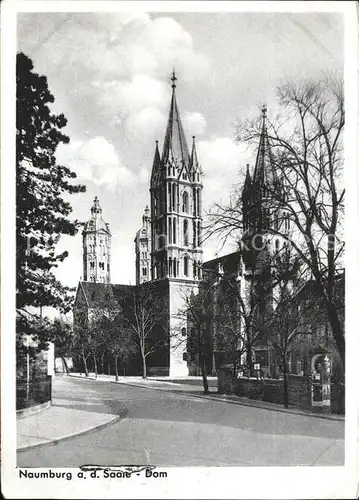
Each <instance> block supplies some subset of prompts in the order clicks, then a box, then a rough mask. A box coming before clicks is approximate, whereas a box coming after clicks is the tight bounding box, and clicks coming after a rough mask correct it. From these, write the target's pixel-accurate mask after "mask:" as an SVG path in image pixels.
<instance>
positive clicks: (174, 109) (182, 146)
mask: <svg viewBox="0 0 359 500" xmlns="http://www.w3.org/2000/svg"><path fill="white" fill-rule="evenodd" d="M171 81H172V85H171V86H172V99H171V107H170V112H169V117H168V123H167V129H166V136H165V141H164V144H163V151H162V161H163V162H164V163H167V162H168V161H171V162H172V161H175V162H178V164H179V165H181V164H182V163H186V164H188V161H189V152H188V146H187V142H186V137H185V134H184V130H183V126H182V122H181V118H180V114H179V110H178V106H177V100H176V81H177V77H176V73H175V71H174V70H173V73H172V77H171Z"/></svg>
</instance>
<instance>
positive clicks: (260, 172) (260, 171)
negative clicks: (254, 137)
mask: <svg viewBox="0 0 359 500" xmlns="http://www.w3.org/2000/svg"><path fill="white" fill-rule="evenodd" d="M266 116H267V106H265V105H264V106H263V107H262V130H261V135H260V139H259V146H258V152H257V159H256V165H255V168H254V173H253V184H255V185H256V186H264V185H266V186H272V187H273V186H275V185H277V183H278V176H277V172H276V169H275V165H274V159H273V155H272V151H271V147H270V144H269V138H268V131H267V125H266Z"/></svg>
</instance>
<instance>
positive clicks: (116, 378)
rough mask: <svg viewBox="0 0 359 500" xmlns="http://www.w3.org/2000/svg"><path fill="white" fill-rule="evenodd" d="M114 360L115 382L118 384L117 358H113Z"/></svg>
mask: <svg viewBox="0 0 359 500" xmlns="http://www.w3.org/2000/svg"><path fill="white" fill-rule="evenodd" d="M114 360H115V380H116V382H118V367H117V360H118V356H114Z"/></svg>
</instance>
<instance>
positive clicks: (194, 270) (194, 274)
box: [193, 260, 197, 279]
mask: <svg viewBox="0 0 359 500" xmlns="http://www.w3.org/2000/svg"><path fill="white" fill-rule="evenodd" d="M196 274H197V264H196V261H195V260H194V261H193V277H194V279H196Z"/></svg>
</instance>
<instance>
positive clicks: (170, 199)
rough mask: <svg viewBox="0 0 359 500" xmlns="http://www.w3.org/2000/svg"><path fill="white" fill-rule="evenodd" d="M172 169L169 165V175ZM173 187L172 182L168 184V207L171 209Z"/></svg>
mask: <svg viewBox="0 0 359 500" xmlns="http://www.w3.org/2000/svg"><path fill="white" fill-rule="evenodd" d="M170 171H171V168H170V167H168V175H170V173H171V172H170ZM171 194H172V188H171V183H169V184H168V207H169V210H170V211H171V210H172V196H171Z"/></svg>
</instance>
